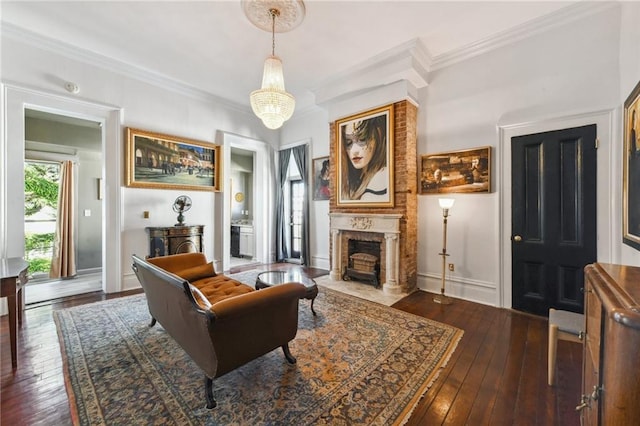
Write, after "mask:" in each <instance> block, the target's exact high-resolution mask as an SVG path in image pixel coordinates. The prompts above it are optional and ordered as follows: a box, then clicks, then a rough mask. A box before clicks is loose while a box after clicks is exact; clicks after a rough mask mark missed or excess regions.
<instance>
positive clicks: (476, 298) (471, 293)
mask: <svg viewBox="0 0 640 426" xmlns="http://www.w3.org/2000/svg"><path fill="white" fill-rule="evenodd" d="M441 285H442V275H440V274H432V273H427V274H418V288H419V289H421V290H425V291H428V292H430V293H440V286H441ZM497 290H498V288H497V286H496V284H495V283H492V282H488V281H479V280H472V279H469V278H464V277H456V276H452V277H449V276H447V281H446V283H445V294H446V295H447V296H451V297H457V298H459V299H463V300H468V301H470V302H475V303H481V304H483V305H489V306H497V304H496V301H497V300H498V294H497V293H498V292H497Z"/></svg>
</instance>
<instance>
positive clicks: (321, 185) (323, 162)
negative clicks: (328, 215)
mask: <svg viewBox="0 0 640 426" xmlns="http://www.w3.org/2000/svg"><path fill="white" fill-rule="evenodd" d="M329 164H330V163H329V157H320V158H314V159H313V164H312V166H313V167H312V169H313V199H314V200H328V199H329V198H331V192H330V190H329V176H330V167H329Z"/></svg>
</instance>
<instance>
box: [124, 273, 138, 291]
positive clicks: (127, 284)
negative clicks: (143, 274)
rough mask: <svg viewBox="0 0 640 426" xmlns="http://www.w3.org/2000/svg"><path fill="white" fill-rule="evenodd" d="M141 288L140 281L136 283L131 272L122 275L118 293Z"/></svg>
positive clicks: (136, 279) (136, 280) (134, 275)
mask: <svg viewBox="0 0 640 426" xmlns="http://www.w3.org/2000/svg"><path fill="white" fill-rule="evenodd" d="M138 288H141V285H140V281H138V277H136V274H134V273H133V272H130V273H127V274H124V276H123V277H122V288H121V289H120V291H127V290H135V289H138Z"/></svg>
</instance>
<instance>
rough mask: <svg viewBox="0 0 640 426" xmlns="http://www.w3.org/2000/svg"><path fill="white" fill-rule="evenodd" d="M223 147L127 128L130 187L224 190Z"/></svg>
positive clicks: (128, 183)
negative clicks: (222, 173)
mask: <svg viewBox="0 0 640 426" xmlns="http://www.w3.org/2000/svg"><path fill="white" fill-rule="evenodd" d="M221 160H222V157H221V147H220V145H215V144H210V143H207V142H201V141H196V140H192V139H186V138H181V137H177V136H170V135H163V134H160V133H153V132H148V131H145V130H140V129H133V128H130V127H129V128H127V149H126V153H125V161H126V185H127V186H129V187H133V188H159V189H187V190H188V189H191V190H199V191H219V190H220V171H221V170H220V167H221V166H220V162H221Z"/></svg>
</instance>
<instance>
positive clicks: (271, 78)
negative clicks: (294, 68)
mask: <svg viewBox="0 0 640 426" xmlns="http://www.w3.org/2000/svg"><path fill="white" fill-rule="evenodd" d="M269 14H270V15H271V20H272V26H271V56H269V57H268V58H267V59H266V60H265V61H264V73H263V74H262V88H261V89H259V90H254V91H253V92H251V96H250V99H251V108H252V109H253V112H254V114H255V115H257V116H258V117H259V118H260V119H261V120H262V122H263V123H264V125H265V126H267V127H268V128H269V129H278V128H279V127H280V126H282V123H284V122H285V121H287V120H288V119H290V118H291V116H292V115H293V110H294V108H295V107H296V100H295V98H294V97H293V96H291V94H289V93H287V92H286V90H285V89H284V76H283V74H282V61H281V60H280V58H278V57H277V56H276V55H275V50H276V35H275V34H276V17H278V16H279V15H280V12H279V11H278V9H269Z"/></svg>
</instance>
